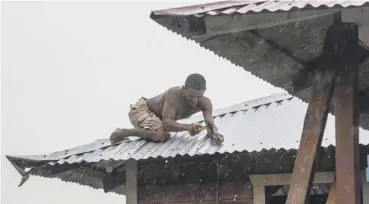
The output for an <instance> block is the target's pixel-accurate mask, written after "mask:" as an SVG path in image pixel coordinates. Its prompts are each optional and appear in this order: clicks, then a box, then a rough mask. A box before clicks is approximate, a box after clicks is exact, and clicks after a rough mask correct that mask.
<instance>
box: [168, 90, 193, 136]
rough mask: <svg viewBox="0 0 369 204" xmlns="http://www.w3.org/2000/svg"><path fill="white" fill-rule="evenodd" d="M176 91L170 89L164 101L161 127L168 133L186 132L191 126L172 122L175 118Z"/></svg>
mask: <svg viewBox="0 0 369 204" xmlns="http://www.w3.org/2000/svg"><path fill="white" fill-rule="evenodd" d="M177 95H178V90H176V89H175V88H170V89H169V90H168V91H167V93H166V99H165V103H164V108H163V113H162V115H163V127H164V129H165V130H166V131H169V132H182V131H188V130H189V129H191V127H192V126H190V125H188V124H180V123H177V122H176V121H174V119H175V116H176V108H175V107H176V102H177Z"/></svg>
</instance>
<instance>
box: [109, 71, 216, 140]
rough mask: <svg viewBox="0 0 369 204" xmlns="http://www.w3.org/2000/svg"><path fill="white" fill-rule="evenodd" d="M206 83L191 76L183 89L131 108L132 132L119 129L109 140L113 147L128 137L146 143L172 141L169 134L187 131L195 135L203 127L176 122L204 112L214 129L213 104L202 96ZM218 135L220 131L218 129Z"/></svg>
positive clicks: (177, 89)
mask: <svg viewBox="0 0 369 204" xmlns="http://www.w3.org/2000/svg"><path fill="white" fill-rule="evenodd" d="M205 90H206V82H205V79H204V77H203V76H201V75H199V74H191V75H189V76H188V77H187V79H186V82H185V85H184V86H183V87H172V88H170V89H168V90H167V91H165V92H164V93H163V94H160V95H158V96H155V97H153V98H150V99H146V98H140V99H139V100H138V101H137V102H136V103H135V104H133V105H131V107H130V108H131V110H130V111H129V114H128V115H129V119H130V121H131V123H132V125H133V126H134V128H133V129H117V130H116V131H114V132H113V133H112V135H111V137H110V140H111V141H112V143H115V142H117V141H119V140H122V139H124V138H125V137H127V136H137V137H141V138H144V139H148V140H152V141H156V142H163V141H166V140H167V139H169V137H170V134H169V132H181V131H188V132H189V133H190V134H191V135H196V134H198V133H199V132H200V131H201V128H202V126H201V125H198V124H180V123H177V122H176V121H177V120H179V119H184V118H188V117H190V116H191V115H193V114H194V113H197V112H199V111H202V113H203V116H204V119H205V120H208V121H209V122H211V123H212V124H213V126H214V127H215V125H214V121H213V115H212V111H213V108H212V104H211V101H210V99H209V98H207V97H205V96H204V95H203V94H204V92H205ZM215 131H216V132H217V129H216V127H215Z"/></svg>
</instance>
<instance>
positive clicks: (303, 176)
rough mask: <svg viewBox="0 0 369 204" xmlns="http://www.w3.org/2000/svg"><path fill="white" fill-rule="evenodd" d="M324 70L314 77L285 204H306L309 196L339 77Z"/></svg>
mask: <svg viewBox="0 0 369 204" xmlns="http://www.w3.org/2000/svg"><path fill="white" fill-rule="evenodd" d="M323 49H324V48H323ZM323 51H324V50H323ZM322 69H325V70H324V71H319V72H317V73H316V75H315V77H314V83H313V87H312V95H311V98H310V102H309V105H308V109H307V112H306V116H305V122H304V126H303V130H302V136H301V140H300V147H299V149H298V152H297V156H296V160H295V165H294V169H293V173H292V179H291V186H290V189H289V192H288V196H287V201H286V204H303V203H305V200H306V198H307V196H308V195H309V194H310V193H309V191H310V188H311V183H312V181H313V177H314V176H313V175H314V172H313V169H314V162H315V157H316V153H317V150H318V148H319V147H320V146H321V143H322V138H323V134H324V129H325V125H326V122H327V116H328V111H329V106H330V104H331V99H332V93H333V87H334V81H335V78H336V77H335V73H334V72H332V71H331V70H329V69H326V67H321V68H320V69H319V70H322Z"/></svg>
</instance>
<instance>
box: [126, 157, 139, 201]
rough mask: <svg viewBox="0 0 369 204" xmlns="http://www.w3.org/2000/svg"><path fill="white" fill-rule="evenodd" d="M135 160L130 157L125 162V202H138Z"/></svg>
mask: <svg viewBox="0 0 369 204" xmlns="http://www.w3.org/2000/svg"><path fill="white" fill-rule="evenodd" d="M137 189H138V188H137V161H136V160H133V159H130V160H128V161H127V163H126V203H129V204H138V190H137Z"/></svg>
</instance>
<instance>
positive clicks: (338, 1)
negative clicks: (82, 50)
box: [152, 0, 369, 17]
mask: <svg viewBox="0 0 369 204" xmlns="http://www.w3.org/2000/svg"><path fill="white" fill-rule="evenodd" d="M366 3H369V1H365V0H353V1H345V0H334V1H327V0H319V1H317V0H274V1H270V0H269V1H261V0H251V1H221V2H215V3H210V4H200V5H194V6H187V7H182V8H172V9H164V10H158V11H153V12H152V13H153V14H154V15H156V16H189V15H195V16H198V17H201V16H206V15H211V16H214V15H232V14H246V13H252V12H256V13H259V12H263V11H269V12H276V11H290V10H292V9H303V8H309V7H312V8H346V7H357V6H363V5H364V4H366Z"/></svg>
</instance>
